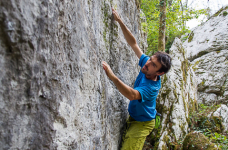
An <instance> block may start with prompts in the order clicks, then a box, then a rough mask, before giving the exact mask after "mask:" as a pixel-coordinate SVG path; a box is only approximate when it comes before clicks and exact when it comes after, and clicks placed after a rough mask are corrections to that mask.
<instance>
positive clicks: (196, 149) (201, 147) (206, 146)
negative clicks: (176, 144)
mask: <svg viewBox="0 0 228 150" xmlns="http://www.w3.org/2000/svg"><path fill="white" fill-rule="evenodd" d="M182 150H221V149H220V148H217V146H216V145H215V144H213V143H211V142H210V140H209V139H208V138H207V137H206V136H205V135H203V134H202V133H199V132H191V133H189V134H188V135H187V136H186V137H185V139H184V142H183V147H182Z"/></svg>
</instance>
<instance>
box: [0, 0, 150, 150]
mask: <svg viewBox="0 0 228 150" xmlns="http://www.w3.org/2000/svg"><path fill="white" fill-rule="evenodd" d="M113 6H115V7H116V8H117V11H118V12H119V14H120V15H121V17H122V19H123V20H124V22H125V23H126V25H127V26H128V28H129V29H130V30H131V31H132V32H133V34H134V35H135V37H136V39H137V42H138V43H140V46H141V47H142V48H144V49H143V50H144V51H145V49H146V47H147V45H146V42H144V39H145V37H142V36H144V34H143V32H141V26H140V15H139V13H140V10H139V9H138V8H137V6H136V4H135V1H125V0H124V1H104V0H102V1H93V0H92V1H91V0H83V1H53V0H50V1H35V0H34V1H13V0H7V1H6V0H4V1H1V9H0V70H1V71H0V81H1V82H0V139H1V140H0V145H1V148H2V149H105V150H106V149H118V147H119V144H120V139H121V132H122V127H123V125H124V123H125V120H126V118H127V116H128V113H127V105H128V100H127V99H126V98H124V97H123V96H122V95H121V94H120V93H119V92H118V90H117V89H116V88H115V86H114V85H113V83H112V82H111V81H110V80H109V79H108V78H107V77H106V75H105V72H104V71H103V69H102V66H101V61H102V60H104V61H106V62H108V64H110V66H111V68H112V69H113V71H114V72H115V73H116V75H117V76H118V77H119V78H120V79H121V80H122V81H123V82H125V83H126V84H128V85H130V86H133V83H134V80H135V78H136V76H137V74H138V71H139V68H138V67H137V63H138V59H137V57H136V56H135V54H134V52H133V51H132V50H131V49H130V47H129V46H128V45H127V43H126V41H125V39H124V37H123V34H122V31H121V29H120V27H119V25H118V24H117V23H116V22H115V21H114V20H113V17H112V12H111V7H113Z"/></svg>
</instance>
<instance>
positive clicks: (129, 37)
mask: <svg viewBox="0 0 228 150" xmlns="http://www.w3.org/2000/svg"><path fill="white" fill-rule="evenodd" d="M118 23H119V24H120V27H121V29H122V31H123V34H124V37H125V39H126V41H127V43H128V44H129V45H130V46H133V45H134V44H137V42H136V39H135V38H134V36H133V35H132V33H131V32H130V30H129V29H128V28H127V26H126V25H125V24H124V23H123V21H122V20H121V19H120V20H118Z"/></svg>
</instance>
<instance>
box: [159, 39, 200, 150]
mask: <svg viewBox="0 0 228 150" xmlns="http://www.w3.org/2000/svg"><path fill="white" fill-rule="evenodd" d="M170 55H171V57H172V67H171V69H170V71H169V72H168V73H167V74H166V75H164V76H163V77H162V88H161V90H160V92H159V95H158V99H157V111H158V112H159V113H161V114H162V128H161V131H160V133H161V138H160V140H159V146H158V149H164V148H165V147H169V144H170V142H177V141H179V140H181V139H183V138H184V136H185V135H186V134H187V132H188V122H187V120H188V117H189V112H191V111H194V109H195V104H196V103H197V84H196V81H195V75H194V72H193V70H192V69H191V67H190V64H189V61H188V59H187V57H186V50H185V49H184V48H183V46H182V43H181V41H180V39H178V38H176V39H175V41H174V42H173V45H172V47H171V49H170Z"/></svg>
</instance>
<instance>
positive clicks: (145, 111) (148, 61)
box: [102, 8, 171, 150]
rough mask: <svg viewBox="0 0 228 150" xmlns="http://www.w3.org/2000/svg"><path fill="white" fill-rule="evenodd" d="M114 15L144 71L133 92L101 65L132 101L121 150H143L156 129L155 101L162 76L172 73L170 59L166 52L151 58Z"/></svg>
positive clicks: (108, 68) (106, 66)
mask: <svg viewBox="0 0 228 150" xmlns="http://www.w3.org/2000/svg"><path fill="white" fill-rule="evenodd" d="M112 13H113V16H114V19H115V20H116V21H117V22H118V23H119V25H120V27H121V29H122V32H123V34H124V37H125V39H126V41H127V43H128V44H129V45H130V46H131V48H132V49H133V51H134V52H135V54H136V56H137V57H138V58H139V66H140V67H141V70H140V72H139V75H138V77H137V78H136V81H135V84H134V88H131V87H130V86H128V85H126V84H125V83H123V82H122V81H121V80H120V79H119V78H118V77H117V76H116V75H115V74H114V73H113V71H112V70H111V68H110V66H109V65H108V64H107V63H106V62H104V61H103V62H102V65H103V69H104V70H105V72H106V75H107V76H108V77H109V79H111V80H112V81H113V83H114V84H115V86H116V87H117V89H118V90H119V91H120V93H121V94H123V95H124V96H125V97H126V98H128V99H129V100H130V103H129V106H128V112H129V118H128V120H127V123H126V131H125V133H124V134H123V139H122V147H121V150H129V149H131V150H139V149H142V148H143V145H144V142H145V139H146V136H147V135H149V134H150V132H151V131H152V129H153V128H154V126H155V116H156V113H157V111H156V98H157V95H158V91H159V89H160V87H161V80H160V76H161V75H163V74H165V73H167V72H168V71H169V69H170V67H171V58H170V56H169V55H168V54H167V53H165V52H156V53H155V54H154V55H153V56H151V57H149V56H147V55H145V54H143V52H142V50H141V49H140V48H139V46H138V44H137V42H136V39H135V38H134V36H133V35H132V33H131V32H130V31H129V29H128V28H127V27H126V26H125V24H124V23H123V21H122V20H121V18H120V17H119V15H118V13H117V12H116V10H114V9H113V8H112Z"/></svg>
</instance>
